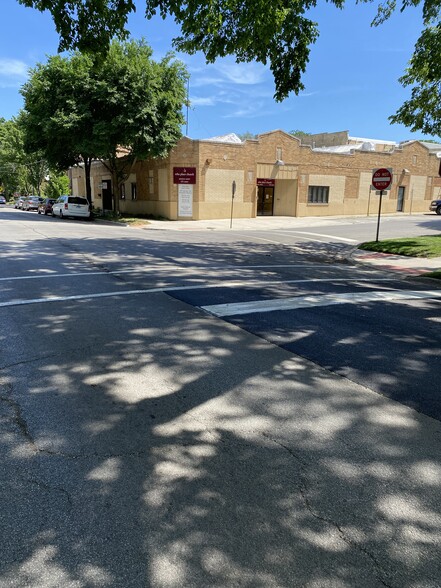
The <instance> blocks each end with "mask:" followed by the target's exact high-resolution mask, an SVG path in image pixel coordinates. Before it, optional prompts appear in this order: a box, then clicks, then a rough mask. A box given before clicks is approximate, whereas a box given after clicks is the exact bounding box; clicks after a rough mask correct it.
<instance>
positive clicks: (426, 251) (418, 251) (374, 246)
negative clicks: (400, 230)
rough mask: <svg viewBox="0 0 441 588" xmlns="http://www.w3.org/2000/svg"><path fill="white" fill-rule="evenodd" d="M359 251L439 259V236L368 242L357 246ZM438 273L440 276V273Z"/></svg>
mask: <svg viewBox="0 0 441 588" xmlns="http://www.w3.org/2000/svg"><path fill="white" fill-rule="evenodd" d="M359 249H364V250H365V251H378V252H381V253H390V254H393V255H407V256H408V257H441V235H430V236H428V235H427V236H424V237H404V238H402V239H385V240H384V241H378V243H377V242H376V241H369V242H368V243H362V244H361V245H359ZM434 273H437V272H434ZM439 273H440V274H441V272H439Z"/></svg>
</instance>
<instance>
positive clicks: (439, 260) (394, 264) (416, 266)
mask: <svg viewBox="0 0 441 588" xmlns="http://www.w3.org/2000/svg"><path fill="white" fill-rule="evenodd" d="M348 259H349V260H350V261H355V262H356V263H362V264H367V265H370V266H373V267H376V268H378V269H384V270H390V271H393V272H399V273H400V274H405V275H410V276H411V275H413V276H418V275H423V274H426V273H428V272H434V271H435V270H440V269H441V257H432V258H427V257H406V256H404V255H390V254H389V253H377V252H376V251H362V250H361V249H354V250H353V251H352V252H351V254H350V255H349V257H348Z"/></svg>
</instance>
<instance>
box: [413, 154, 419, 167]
mask: <svg viewBox="0 0 441 588" xmlns="http://www.w3.org/2000/svg"><path fill="white" fill-rule="evenodd" d="M412 163H413V165H416V164H417V163H418V157H417V156H416V155H412Z"/></svg>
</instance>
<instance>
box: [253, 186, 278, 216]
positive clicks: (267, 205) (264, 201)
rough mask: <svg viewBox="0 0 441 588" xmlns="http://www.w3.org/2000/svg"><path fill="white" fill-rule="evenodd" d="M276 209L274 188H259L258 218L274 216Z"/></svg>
mask: <svg viewBox="0 0 441 588" xmlns="http://www.w3.org/2000/svg"><path fill="white" fill-rule="evenodd" d="M273 208H274V187H269V186H258V187H257V216H272V215H273Z"/></svg>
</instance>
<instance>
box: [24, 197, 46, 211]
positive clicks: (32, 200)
mask: <svg viewBox="0 0 441 588" xmlns="http://www.w3.org/2000/svg"><path fill="white" fill-rule="evenodd" d="M42 202H43V198H40V197H39V196H28V197H27V198H26V200H25V201H24V202H23V207H22V208H23V210H28V211H29V210H38V206H39V205H40V204H41V203H42Z"/></svg>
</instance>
